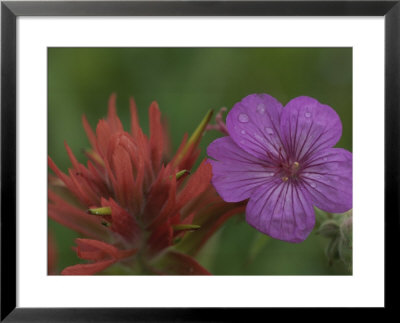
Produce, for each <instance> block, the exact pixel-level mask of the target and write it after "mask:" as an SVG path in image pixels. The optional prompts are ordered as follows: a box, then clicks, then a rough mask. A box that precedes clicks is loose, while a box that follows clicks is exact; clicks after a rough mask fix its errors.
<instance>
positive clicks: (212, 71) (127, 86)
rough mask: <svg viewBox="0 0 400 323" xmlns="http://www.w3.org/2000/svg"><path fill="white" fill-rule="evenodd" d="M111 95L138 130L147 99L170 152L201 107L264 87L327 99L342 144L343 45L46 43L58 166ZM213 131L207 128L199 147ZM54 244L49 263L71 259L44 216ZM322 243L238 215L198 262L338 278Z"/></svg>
mask: <svg viewBox="0 0 400 323" xmlns="http://www.w3.org/2000/svg"><path fill="white" fill-rule="evenodd" d="M112 92H115V93H116V94H117V107H118V114H119V117H120V118H121V121H122V123H123V125H124V126H125V128H126V129H129V97H130V96H133V97H134V98H135V100H136V103H137V106H138V114H139V118H140V122H141V126H142V128H143V130H144V131H145V133H148V115H147V113H148V106H149V104H150V103H151V102H152V101H153V100H156V101H157V102H158V103H159V105H160V109H161V112H162V114H163V116H165V117H166V118H167V120H168V122H169V125H170V132H171V138H172V147H173V151H175V150H176V149H177V147H178V145H179V143H180V141H181V139H182V136H183V134H184V133H186V132H189V133H191V132H192V131H193V130H194V129H195V127H196V126H197V125H198V123H199V122H200V120H201V119H202V117H203V116H204V115H205V113H206V112H207V110H209V109H214V110H215V111H218V110H219V108H221V107H223V106H225V107H227V108H228V109H230V108H232V106H233V104H234V103H236V102H238V101H240V100H241V99H242V98H243V97H245V96H246V95H248V94H251V93H268V94H270V95H272V96H274V97H275V98H277V99H278V100H279V101H281V102H282V104H286V103H287V102H288V101H289V100H290V99H292V98H294V97H296V96H300V95H307V96H311V97H314V98H316V99H317V100H318V101H320V102H321V103H324V104H328V105H330V106H331V107H332V108H334V109H335V110H336V111H337V113H338V114H339V116H340V118H341V120H342V123H343V136H342V138H341V140H340V141H339V143H338V144H337V146H338V147H343V148H346V149H348V150H350V151H352V49H351V48H49V49H48V153H49V155H50V156H51V157H52V158H53V160H54V161H55V162H56V164H57V165H58V166H59V167H60V168H61V169H62V170H64V171H66V170H67V168H68V167H69V166H70V162H69V159H68V156H67V153H66V152H65V149H64V144H63V142H64V140H65V141H67V142H68V144H69V145H70V147H71V148H72V150H73V151H74V153H75V154H76V156H77V158H78V160H79V161H81V162H84V161H85V156H84V154H83V153H82V148H86V147H89V141H88V139H87V138H86V135H85V132H84V130H83V127H82V123H81V116H82V114H85V115H86V116H87V118H88V120H89V123H90V124H91V125H92V127H93V128H94V127H95V126H96V124H97V122H98V120H99V119H101V118H103V117H105V115H106V113H107V101H108V98H109V96H110V94H111V93H112ZM220 136H221V134H220V133H218V132H216V131H210V132H208V133H206V134H205V136H204V138H203V140H202V143H201V146H200V147H201V150H202V157H205V156H206V154H205V151H206V147H207V145H208V144H209V143H210V142H212V141H213V140H214V139H215V138H217V137H220ZM49 227H50V229H51V230H52V231H53V232H54V233H55V240H56V244H57V246H58V251H59V259H58V260H59V261H58V262H59V268H60V269H62V268H64V267H66V266H68V265H71V264H75V263H77V262H78V259H77V257H76V256H75V252H73V251H72V250H71V246H72V245H73V244H74V243H73V240H74V238H76V237H77V235H76V233H74V232H72V231H70V230H68V229H66V228H64V227H62V226H60V225H58V224H57V223H55V222H53V221H51V220H50V221H49ZM327 244H328V241H327V240H326V239H325V238H322V237H320V236H318V235H316V234H315V233H314V232H313V233H311V235H310V236H309V238H307V240H306V241H304V242H303V243H300V244H290V243H286V242H282V241H278V240H273V239H270V238H268V237H267V236H264V235H262V234H260V233H258V232H257V231H256V230H255V229H253V228H252V227H250V226H249V225H248V224H247V223H246V222H245V220H244V215H237V216H235V217H233V218H231V219H230V220H229V221H228V222H227V223H226V224H225V225H224V226H223V228H222V229H221V230H220V231H219V232H218V234H216V235H215V236H214V237H213V238H212V239H211V240H210V241H209V243H208V245H206V246H205V248H204V249H203V251H202V252H201V254H200V255H199V261H200V262H201V263H202V264H204V265H205V266H206V267H207V268H208V269H209V270H210V271H211V272H212V273H213V274H221V275H241V274H244V275H253V274H256V275H346V274H347V275H348V274H351V272H349V271H348V269H347V267H346V266H345V265H344V264H342V263H339V262H337V263H334V264H333V265H329V264H328V260H327V258H326V256H325V251H324V250H325V248H326V246H327Z"/></svg>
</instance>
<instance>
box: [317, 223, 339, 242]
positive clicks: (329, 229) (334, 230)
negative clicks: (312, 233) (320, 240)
mask: <svg viewBox="0 0 400 323" xmlns="http://www.w3.org/2000/svg"><path fill="white" fill-rule="evenodd" d="M317 233H318V234H320V235H321V236H323V237H326V238H335V237H337V236H338V235H339V234H340V229H339V224H338V223H337V222H336V221H334V220H327V221H325V222H324V223H322V224H321V226H320V227H319V229H318V230H317Z"/></svg>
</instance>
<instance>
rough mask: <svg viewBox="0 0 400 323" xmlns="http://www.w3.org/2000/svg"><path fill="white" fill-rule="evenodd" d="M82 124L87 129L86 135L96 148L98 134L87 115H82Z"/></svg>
mask: <svg viewBox="0 0 400 323" xmlns="http://www.w3.org/2000/svg"><path fill="white" fill-rule="evenodd" d="M82 124H83V128H84V129H85V132H86V135H87V137H88V139H89V142H90V144H91V145H92V148H93V149H96V135H95V133H94V131H93V129H92V127H91V126H90V124H89V122H88V121H87V119H86V116H85V115H82Z"/></svg>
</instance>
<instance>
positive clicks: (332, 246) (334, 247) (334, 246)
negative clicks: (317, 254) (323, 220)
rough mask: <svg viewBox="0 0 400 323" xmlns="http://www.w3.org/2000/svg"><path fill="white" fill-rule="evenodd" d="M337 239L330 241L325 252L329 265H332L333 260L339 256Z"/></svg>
mask: <svg viewBox="0 0 400 323" xmlns="http://www.w3.org/2000/svg"><path fill="white" fill-rule="evenodd" d="M339 241H340V239H339V238H336V239H332V240H331V241H330V242H329V244H328V247H327V248H326V250H325V253H326V256H327V257H328V260H329V264H330V265H332V264H333V262H334V261H335V260H338V259H339V258H340V256H339Z"/></svg>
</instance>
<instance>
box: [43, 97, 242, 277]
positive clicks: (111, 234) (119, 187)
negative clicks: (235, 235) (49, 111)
mask: <svg viewBox="0 0 400 323" xmlns="http://www.w3.org/2000/svg"><path fill="white" fill-rule="evenodd" d="M130 110H131V132H130V133H129V132H126V131H124V129H123V127H122V124H121V121H120V120H119V118H118V116H117V114H116V107H115V95H112V96H111V98H110V101H109V109H108V116H107V118H106V119H104V120H100V121H99V123H98V125H97V128H96V132H94V131H93V130H92V129H91V127H90V125H89V123H88V122H87V120H86V118H85V117H83V126H84V128H85V131H86V133H87V136H88V138H89V140H90V143H91V145H92V149H90V150H88V151H87V152H86V154H87V156H88V162H87V166H84V165H83V164H80V163H79V162H78V161H77V159H76V158H75V156H74V154H73V152H72V151H71V149H70V148H69V146H68V145H67V144H65V147H66V150H67V153H68V156H69V158H70V160H71V163H72V168H70V169H69V170H68V174H64V173H63V172H61V171H60V170H59V169H58V167H57V166H56V165H55V163H54V162H53V161H52V159H51V158H50V157H49V166H50V168H51V169H52V170H53V171H54V173H55V174H56V175H57V177H58V178H53V177H51V183H52V185H51V189H49V195H48V197H49V205H48V210H49V216H50V217H51V218H52V219H53V220H55V221H57V222H59V223H61V224H62V225H64V226H66V227H68V228H70V229H72V230H75V231H77V232H79V233H80V234H81V235H82V236H83V237H85V239H77V241H76V244H77V247H76V248H75V250H76V252H77V255H78V257H80V258H81V259H84V260H87V261H88V262H87V263H84V264H78V265H75V266H71V267H67V268H65V269H64V270H63V271H62V274H66V275H88V274H95V273H99V272H101V271H103V270H105V269H106V268H108V267H109V266H111V265H113V264H115V263H117V262H118V263H120V264H122V265H123V266H124V267H125V271H128V272H132V273H148V274H151V273H153V274H197V275H200V274H208V271H207V270H206V269H204V268H202V267H201V266H200V265H199V264H198V263H197V262H196V260H195V259H194V258H192V256H193V255H195V254H196V253H197V252H198V250H199V249H200V247H201V246H203V245H204V243H205V242H206V241H207V239H208V238H209V237H210V236H211V235H212V234H213V233H214V232H215V231H216V230H217V229H218V228H219V227H220V226H221V224H222V223H223V222H224V221H225V220H226V219H227V218H229V217H230V216H231V215H233V214H235V213H240V212H242V211H243V204H241V203H236V204H234V203H229V204H228V203H225V202H224V201H223V200H222V199H221V198H220V197H219V196H218V194H217V193H216V192H215V190H214V189H213V188H212V186H211V185H210V180H211V177H212V173H211V165H210V164H209V163H207V162H206V161H203V162H202V163H201V164H200V166H199V167H198V168H197V170H196V171H194V172H193V173H191V169H192V167H193V165H194V163H195V162H196V159H197V157H198V155H199V149H198V148H197V147H198V144H199V141H200V139H201V137H202V134H203V132H204V129H205V128H206V125H207V123H208V122H209V120H210V118H211V112H210V113H208V114H207V116H206V117H205V118H204V120H203V121H202V122H201V123H200V125H199V126H198V128H197V129H196V130H195V131H194V133H193V135H192V136H191V137H190V138H189V139H187V138H188V136H187V135H185V136H184V139H183V141H182V143H181V145H180V148H179V149H178V151H177V153H176V154H175V156H173V158H171V159H170V160H168V156H167V155H168V154H167V150H168V147H169V140H168V139H167V138H166V133H167V131H166V129H165V126H164V125H163V123H162V122H161V113H160V110H159V108H158V104H157V103H156V102H153V103H152V104H151V105H150V108H149V120H150V137H147V136H146V135H145V134H144V133H143V132H142V130H141V128H140V126H139V123H138V118H137V112H136V105H135V102H134V101H133V99H131V101H130ZM70 195H72V199H71V196H70ZM191 231H193V232H191Z"/></svg>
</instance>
